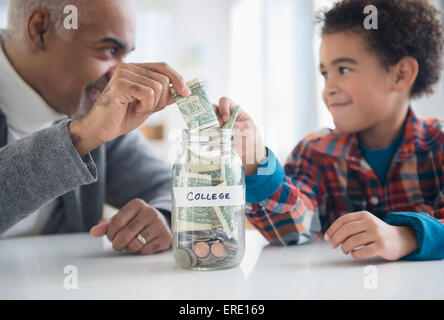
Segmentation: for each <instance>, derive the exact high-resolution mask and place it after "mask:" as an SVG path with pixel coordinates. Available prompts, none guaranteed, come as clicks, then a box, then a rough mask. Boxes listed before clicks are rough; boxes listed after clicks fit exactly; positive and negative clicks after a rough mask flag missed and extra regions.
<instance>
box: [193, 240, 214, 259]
mask: <svg viewBox="0 0 444 320" xmlns="http://www.w3.org/2000/svg"><path fill="white" fill-rule="evenodd" d="M193 251H194V253H195V254H196V256H198V257H199V258H204V257H206V256H208V254H209V253H210V246H209V245H208V244H207V243H206V242H198V243H196V244H195V245H194V248H193Z"/></svg>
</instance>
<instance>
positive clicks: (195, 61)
mask: <svg viewBox="0 0 444 320" xmlns="http://www.w3.org/2000/svg"><path fill="white" fill-rule="evenodd" d="M12 1H13V0H12ZM433 2H434V3H435V4H436V5H438V6H440V7H442V5H443V1H441V0H434V1H433ZM8 3H9V1H8V0H0V28H4V27H5V26H6V18H7V8H8ZM135 3H136V6H137V17H135V18H136V19H137V22H138V28H137V29H138V30H137V41H136V48H137V50H136V51H135V52H133V53H132V54H130V55H129V56H128V58H127V61H128V62H142V61H144V62H147V61H150V62H154V61H165V62H168V63H169V64H170V65H171V66H172V67H174V68H175V69H176V70H178V71H179V72H180V73H182V75H183V76H184V77H185V78H186V79H187V80H190V79H192V78H195V77H200V78H202V79H203V80H204V82H205V83H206V86H207V91H208V95H209V97H210V98H211V99H212V101H213V102H215V103H217V101H218V100H219V98H220V97H222V96H228V97H231V98H232V99H234V100H235V101H236V102H237V103H238V104H240V105H241V106H242V107H243V108H244V109H245V110H246V111H247V112H248V113H249V114H250V115H251V116H252V117H253V118H254V120H255V122H256V123H257V124H258V126H259V127H260V129H261V131H262V134H263V136H264V140H265V142H266V144H267V145H268V146H270V147H271V148H272V149H273V150H275V151H276V153H277V155H278V157H279V159H280V160H281V161H282V162H284V161H285V159H286V157H287V156H288V154H289V153H290V151H291V150H292V148H293V147H294V146H295V145H296V143H297V142H298V141H299V140H300V139H301V138H303V137H304V136H305V135H306V134H308V133H309V132H312V131H315V130H318V129H320V128H323V127H327V126H328V127H333V123H332V120H331V117H330V115H329V113H328V111H327V109H326V108H325V106H324V104H323V102H322V100H321V90H322V87H323V80H322V78H321V77H320V74H319V68H318V65H319V46H320V32H319V26H315V25H314V24H313V17H314V14H315V12H317V10H319V9H320V8H322V7H329V6H331V5H332V3H333V1H332V0H212V1H208V0H135ZM443 101H444V88H443V81H441V82H440V83H439V84H438V85H437V86H436V93H435V94H434V95H432V96H429V97H426V98H423V99H421V100H418V101H414V103H413V106H414V109H415V111H416V112H417V114H418V115H419V116H422V117H440V118H441V117H442V118H444V107H443V103H442V102H443ZM184 127H185V123H184V122H183V120H182V118H181V116H180V114H179V112H178V110H177V108H176V107H175V106H170V107H168V108H166V109H165V110H164V111H162V112H160V113H158V114H156V115H155V116H153V117H152V118H150V119H149V120H148V121H147V126H146V127H145V128H144V129H143V130H144V132H145V133H146V134H147V136H148V137H149V138H150V139H151V141H152V142H153V144H154V145H155V146H156V148H158V150H159V152H161V153H162V154H163V155H164V156H165V157H168V154H170V157H169V161H170V162H172V161H173V160H174V152H169V151H171V150H172V149H171V148H172V146H173V145H174V141H175V134H176V133H177V132H178V130H179V129H181V128H184Z"/></svg>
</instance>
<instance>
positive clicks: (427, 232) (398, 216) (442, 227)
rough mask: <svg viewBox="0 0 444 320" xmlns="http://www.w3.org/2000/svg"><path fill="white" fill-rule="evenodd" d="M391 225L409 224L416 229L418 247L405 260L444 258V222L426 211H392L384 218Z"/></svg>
mask: <svg viewBox="0 0 444 320" xmlns="http://www.w3.org/2000/svg"><path fill="white" fill-rule="evenodd" d="M384 221H385V222H387V223H388V224H390V225H395V226H409V227H412V228H413V229H414V230H415V231H416V237H417V239H418V249H417V250H415V251H414V252H412V253H411V254H409V255H407V256H405V257H403V258H402V259H404V260H438V259H443V258H444V224H443V223H442V222H441V221H440V220H438V219H435V218H434V217H432V216H430V215H428V214H425V213H413V212H390V213H389V214H388V215H387V216H386V217H385V219H384Z"/></svg>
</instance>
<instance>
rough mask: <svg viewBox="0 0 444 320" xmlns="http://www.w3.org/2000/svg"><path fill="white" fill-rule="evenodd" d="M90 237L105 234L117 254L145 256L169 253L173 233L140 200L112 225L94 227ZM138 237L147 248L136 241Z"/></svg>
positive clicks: (161, 219)
mask: <svg viewBox="0 0 444 320" xmlns="http://www.w3.org/2000/svg"><path fill="white" fill-rule="evenodd" d="M90 233H91V235H93V236H94V237H101V236H103V235H105V234H106V236H107V237H108V240H109V241H111V242H112V244H113V248H114V249H115V250H117V251H121V250H123V249H125V250H126V251H128V252H131V253H139V254H144V255H145V254H153V253H156V252H160V251H165V250H168V249H169V248H170V245H171V230H170V227H169V226H168V222H167V220H166V218H165V217H164V216H163V215H162V213H160V212H159V211H157V210H156V209H154V208H152V207H151V206H149V205H148V204H146V203H145V202H144V201H143V200H140V199H135V200H132V201H130V202H128V203H127V204H126V205H125V206H124V207H123V208H122V209H120V211H119V212H118V213H117V214H116V215H115V216H113V217H112V218H111V220H110V221H104V222H101V223H99V224H98V225H96V226H94V227H92V228H91V230H90ZM139 234H140V235H142V237H143V238H145V240H146V244H143V243H142V241H140V240H139V239H138V238H137V236H138V235H139Z"/></svg>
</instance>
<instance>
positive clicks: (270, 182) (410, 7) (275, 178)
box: [216, 0, 444, 261]
mask: <svg viewBox="0 0 444 320" xmlns="http://www.w3.org/2000/svg"><path fill="white" fill-rule="evenodd" d="M369 4H372V5H374V6H376V8H377V9H378V29H376V30H375V29H371V30H367V29H365V28H364V24H363V22H364V20H365V18H366V15H365V14H364V8H365V6H367V5H369ZM321 21H322V22H323V29H322V45H321V49H320V56H321V65H320V71H321V73H322V75H323V76H324V78H325V88H324V91H323V99H324V102H325V104H326V106H327V108H328V110H329V111H330V113H331V114H332V116H333V119H334V122H335V125H336V130H327V131H324V132H323V133H320V134H312V135H309V136H308V137H306V138H305V139H303V140H302V141H301V142H300V143H299V144H298V145H297V146H296V148H295V149H294V150H293V152H292V154H291V155H290V157H289V159H288V161H287V163H286V165H285V167H284V168H282V167H281V165H280V164H279V162H278V161H277V160H276V157H275V156H274V154H273V152H272V151H271V150H270V149H268V148H265V146H264V144H263V142H262V139H261V138H260V135H257V134H256V131H257V129H256V127H255V124H254V122H253V121H252V119H251V118H250V117H249V116H248V115H247V114H246V113H245V112H242V113H241V114H240V115H239V116H238V118H237V122H236V126H235V129H237V132H238V134H237V136H236V140H237V143H238V145H239V146H240V143H242V142H243V147H242V148H239V150H237V152H238V153H239V155H240V156H241V157H242V160H243V163H244V166H245V172H246V184H247V187H246V189H247V202H248V203H249V205H248V206H247V216H248V219H249V220H250V222H251V223H253V224H254V225H255V227H256V228H257V229H258V230H259V231H260V232H261V233H262V234H263V235H264V236H265V237H266V238H267V239H268V240H269V241H270V243H272V244H275V245H290V244H300V243H304V242H306V241H309V240H311V239H314V238H316V237H317V236H318V235H319V233H320V232H322V233H324V239H326V240H328V241H329V242H330V245H331V247H332V248H337V247H338V246H339V245H341V247H342V251H343V252H344V253H345V254H348V253H351V255H352V256H353V257H354V258H357V259H364V258H369V257H373V256H380V257H382V258H384V259H386V260H392V261H393V260H398V259H400V258H404V259H414V260H428V259H441V258H444V225H443V224H442V223H441V222H440V221H439V220H438V219H443V218H444V173H443V169H444V126H443V125H444V122H440V121H438V120H436V119H430V120H420V119H418V118H416V116H415V114H414V113H413V111H412V110H411V108H410V104H409V103H410V100H412V99H414V98H417V97H420V96H422V95H424V94H428V93H431V92H432V89H431V87H432V85H433V84H435V83H437V82H438V80H439V75H440V72H441V59H442V49H443V34H442V26H441V24H440V22H439V20H438V12H437V10H436V9H435V8H434V7H433V6H432V5H430V4H429V3H428V2H427V1H421V0H403V1H398V0H371V1H368V0H367V1H365V0H344V1H342V2H339V3H336V4H335V5H334V7H333V8H332V9H330V10H329V11H326V12H324V13H323V14H322V16H321ZM234 105H235V103H234V102H233V101H231V100H230V99H228V98H222V99H220V101H219V106H216V108H217V110H218V112H219V114H220V117H221V119H220V121H226V120H227V119H228V117H229V110H230V108H232V107H233V106H234ZM242 136H243V137H242ZM246 139H254V141H255V143H254V145H255V148H251V149H246V147H245V141H246ZM248 159H254V161H247V160H248ZM270 168H271V169H273V170H270ZM268 171H271V174H270V173H269V172H268Z"/></svg>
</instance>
